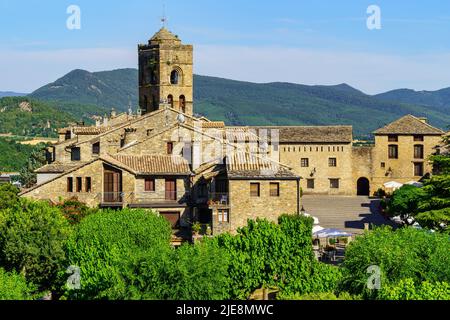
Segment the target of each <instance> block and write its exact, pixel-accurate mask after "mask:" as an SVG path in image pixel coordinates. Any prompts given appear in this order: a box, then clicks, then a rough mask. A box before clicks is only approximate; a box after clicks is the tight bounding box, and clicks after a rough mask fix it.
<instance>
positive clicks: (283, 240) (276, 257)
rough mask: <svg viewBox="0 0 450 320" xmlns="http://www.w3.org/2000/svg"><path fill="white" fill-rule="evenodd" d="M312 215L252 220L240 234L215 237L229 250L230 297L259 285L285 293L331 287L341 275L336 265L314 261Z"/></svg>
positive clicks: (331, 288) (239, 296)
mask: <svg viewBox="0 0 450 320" xmlns="http://www.w3.org/2000/svg"><path fill="white" fill-rule="evenodd" d="M312 224H313V221H312V219H311V218H306V217H301V216H289V215H284V216H282V217H280V219H279V224H275V223H271V222H269V221H267V220H256V221H251V220H250V221H249V222H248V226H247V227H244V228H241V229H240V230H238V235H236V236H233V235H230V234H224V235H221V236H219V237H218V238H217V239H216V241H217V242H218V245H219V246H220V247H222V248H224V249H226V250H227V252H229V254H230V267H229V271H228V272H229V277H230V280H231V286H230V297H231V298H237V299H245V298H247V297H248V296H249V295H250V293H251V292H253V291H254V290H256V289H258V288H260V287H278V288H280V289H281V290H282V291H283V292H285V293H287V294H288V293H300V294H302V293H309V292H326V291H332V290H333V289H334V288H335V287H336V282H337V281H338V279H339V278H340V276H339V270H337V268H333V267H329V266H324V265H322V264H319V263H318V262H316V261H315V258H314V255H313V251H312V245H311V239H312Z"/></svg>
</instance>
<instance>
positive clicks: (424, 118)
mask: <svg viewBox="0 0 450 320" xmlns="http://www.w3.org/2000/svg"><path fill="white" fill-rule="evenodd" d="M419 120H420V121H422V122H423V123H427V124H428V118H426V117H419Z"/></svg>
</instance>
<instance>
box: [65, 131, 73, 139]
mask: <svg viewBox="0 0 450 320" xmlns="http://www.w3.org/2000/svg"><path fill="white" fill-rule="evenodd" d="M71 138H72V132H70V131H66V134H65V135H64V139H65V140H70V139H71Z"/></svg>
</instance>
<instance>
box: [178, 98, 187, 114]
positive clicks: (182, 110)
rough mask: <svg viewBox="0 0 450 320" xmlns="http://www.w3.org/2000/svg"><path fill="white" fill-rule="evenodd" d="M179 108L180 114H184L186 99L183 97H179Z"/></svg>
mask: <svg viewBox="0 0 450 320" xmlns="http://www.w3.org/2000/svg"><path fill="white" fill-rule="evenodd" d="M179 106H180V110H181V112H183V113H186V97H185V96H184V95H181V96H180V102H179Z"/></svg>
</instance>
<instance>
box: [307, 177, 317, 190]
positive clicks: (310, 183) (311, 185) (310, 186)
mask: <svg viewBox="0 0 450 320" xmlns="http://www.w3.org/2000/svg"><path fill="white" fill-rule="evenodd" d="M306 188H308V189H314V188H315V180H314V179H307V180H306Z"/></svg>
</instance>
